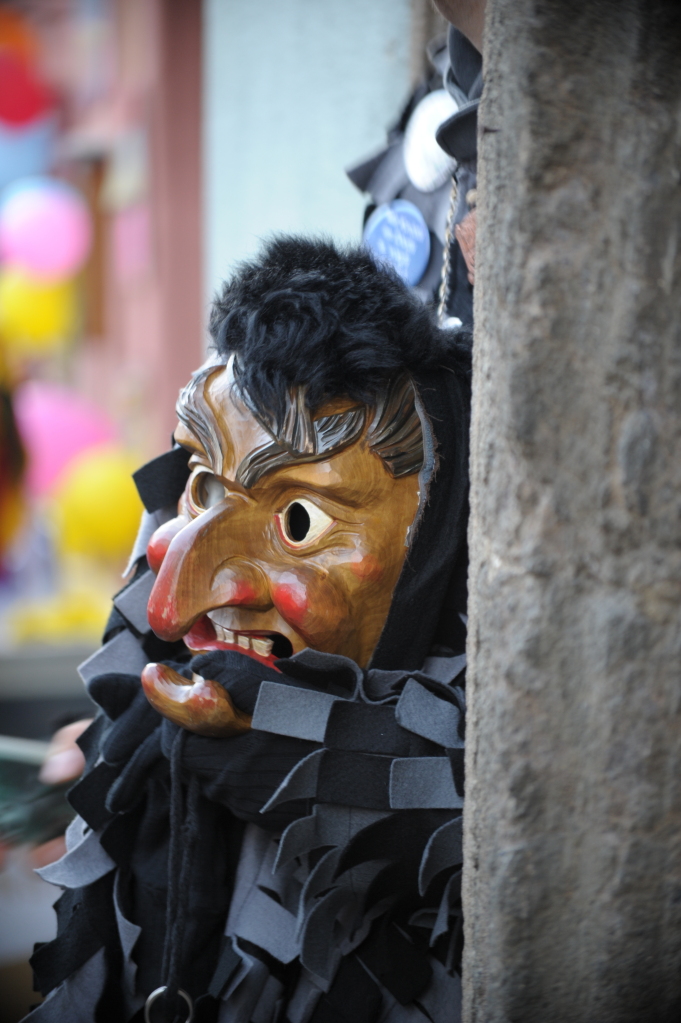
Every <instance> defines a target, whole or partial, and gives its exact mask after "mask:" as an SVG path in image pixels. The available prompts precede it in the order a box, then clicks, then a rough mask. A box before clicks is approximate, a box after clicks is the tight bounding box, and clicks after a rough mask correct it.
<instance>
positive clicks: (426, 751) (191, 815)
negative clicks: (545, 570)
mask: <svg viewBox="0 0 681 1023" xmlns="http://www.w3.org/2000/svg"><path fill="white" fill-rule="evenodd" d="M277 244H279V245H280V246H281V245H283V246H284V248H281V247H280V249H278V250H277V252H278V258H279V259H283V258H284V256H283V255H282V253H288V255H287V256H286V258H290V260H293V261H294V262H295V258H296V252H298V251H299V250H298V249H296V245H297V244H298V243H295V242H292V243H286V242H282V243H277ZM287 244H288V246H289V248H288V249H287V248H286V245H287ZM306 244H307V245H308V246H309V245H310V244H311V243H306ZM273 251H274V250H273V249H271V250H270V256H271V255H272V252H273ZM332 251H335V250H332V249H331V248H329V247H327V249H326V260H324V259H323V258H321V257H323V254H324V247H323V246H317V254H321V256H320V265H322V266H324V265H328V261H329V259H330V258H331V257H330V253H331V252H332ZM301 258H302V257H301ZM355 258H356V262H355V263H354V264H353V265H354V266H355V267H357V266H359V265H360V264H361V260H362V259H366V258H367V257H366V256H364V255H357V256H356V257H355V256H353V257H352V259H355ZM357 261H359V262H357ZM332 262H333V261H332ZM351 262H352V260H351ZM348 265H349V264H348ZM365 270H366V273H368V272H369V271H368V270H367V269H366V268H365ZM376 272H377V271H376V269H375V267H373V265H372V269H371V273H372V274H374V275H375V274H376ZM294 277H295V274H294ZM313 278H314V274H308V276H307V277H306V276H305V275H304V274H303V275H302V276H300V275H298V278H297V279H298V280H299V282H300V281H302V282H303V283H302V284H300V288H301V289H302V291H303V292H305V289H306V288H308V289H312V290H314V287H315V285H314V281H313V283H312V284H310V281H311V280H312V279H313ZM316 280H317V285H316V286H317V287H321V285H319V281H318V278H317V279H316ZM358 280H359V278H358ZM378 284H380V286H381V287H384V286H385V287H388V284H386V283H385V281H384V283H383V284H381V282H380V281H378ZM378 284H377V286H378ZM389 286H390V288H394V289H397V290H395V292H394V294H395V296H396V298H395V301H396V302H397V301H398V298H399V294H402V293H406V289H404V288H403V286H402V285H401V284H398V283H397V282H395V281H391V282H389ZM291 287H293V286H291ZM350 292H352V289H350ZM287 294H288V295H289V298H291V288H289V293H287ZM366 294H369V292H366ZM386 294H387V293H386ZM407 299H408V301H409V302H412V301H415V300H412V299H411V298H409V296H407ZM407 299H403V301H407ZM348 300H349V301H350V300H352V294H351V293H350V294H349V299H348ZM230 301H234V302H236V301H237V299H236V298H234V293H232V299H230V296H229V293H228V292H225V296H223V305H224V306H225V308H226V309H227V310H229V308H230ZM240 301H241V300H240ZM287 301H288V299H287ZM291 301H293V299H291ZM304 304H305V303H304V302H303V305H304ZM313 304H314V303H313ZM417 304H418V303H417ZM369 306H371V302H369ZM369 306H368V307H367V311H366V317H367V319H368V321H370V320H371V316H370V315H369ZM395 308H397V306H396V307H395ZM408 308H412V307H411V306H408V304H407V305H405V306H404V309H408ZM414 308H416V307H415V306H414ZM420 309H421V310H422V312H419V313H418V317H422V316H426V315H427V314H426V311H425V310H423V307H420ZM374 314H375V319H376V322H377V323H380V309H376V310H374ZM404 315H407V313H405V314H404ZM414 315H415V316H416V313H414ZM237 319H238V317H237ZM220 322H224V321H223V320H222V319H221V321H220ZM245 322H249V323H251V322H252V321H251V320H249V318H248V317H245ZM320 322H326V321H325V320H324V317H323V316H322V320H321V321H320ZM422 322H423V324H425V321H422ZM272 329H274V328H272ZM429 329H430V330H431V332H432V337H433V345H432V347H431V356H432V358H431V359H430V363H431V364H430V365H429V364H428V359H427V358H426V352H425V349H424V352H423V353H422V357H421V360H420V361H421V363H422V364H423V365H425V366H426V368H419V365H418V364H417V362H418V360H417V359H416V358H415V356H414V354H413V353H412V355H411V356H409V353H404V354H403V355H402V356H401V358H402V365H404V364H405V363H406V362H408V361H409V360H410V359H411V361H412V362H413V363H414V364H413V365H411V366H410V373H411V376H412V379H413V382H414V385H415V389H416V392H417V397H418V402H419V414H420V418H421V423H422V427H423V432H424V448H425V461H424V467H423V470H422V473H421V492H422V497H423V501H422V510H421V513H420V518H419V520H418V524H417V528H416V531H415V536H414V537H413V539H412V543H411V546H410V549H409V551H408V554H407V558H406V561H405V564H404V567H403V570H402V573H401V576H400V579H399V581H398V583H397V586H396V588H395V591H394V595H393V600H392V605H391V609H390V612H389V615H388V619H387V621H386V624H385V627H384V630H383V633H382V636H381V638H380V641H379V643H378V646H377V648H376V651H375V653H374V656H373V659H372V662H371V664H370V665H369V667H368V669H366V670H362V669H360V668H359V667H358V666H357V665H356V664H355V663H354V662H352V661H351V660H349V659H348V658H345V657H341V656H337V655H330V654H324V653H320V652H317V651H313V650H303V651H302V652H300V653H299V654H297V655H295V656H293V657H291V658H288V659H285V660H280V661H278V662H277V667H278V668H279V669H280V670H279V671H274V670H271V669H268V668H266V667H263V666H262V665H260V664H258V663H256V662H255V661H253V660H252V659H250V658H249V657H247V656H246V655H242V654H239V653H236V652H231V651H216V652H211V653H207V654H202V655H200V656H198V657H194V658H193V659H190V655H189V653H188V652H187V651H186V649H184V648H183V644H181V643H180V644H174V645H171V644H165V643H162V642H161V641H160V640H158V639H157V638H156V637H155V636H154V635H153V633H151V632H150V630H149V627H148V624H147V623H146V610H145V609H146V602H147V599H148V595H149V592H150V589H151V585H152V584H153V579H154V577H153V574H152V573H151V572H150V570H149V569H148V566H147V564H146V559H145V557H144V550H145V549H146V543H147V541H148V538H149V536H150V535H151V533H152V532H153V531H154V529H155V528H157V526H158V525H159V524H160V523H161V522H162V521H164V520H166V519H167V518H170V517H171V516H173V515H174V514H175V506H176V502H177V500H178V497H179V495H180V493H181V490H182V487H183V484H184V480H185V478H186V476H187V472H188V470H187V467H186V462H187V456H186V454H185V453H184V452H182V451H181V450H180V449H177V448H175V449H173V450H172V451H171V452H168V454H166V455H163V456H161V457H160V458H159V459H156V460H155V462H154V463H150V464H149V466H147V467H145V468H144V469H143V470H142V471H141V472H140V474H138V483H139V488H140V491H141V493H142V496H143V499H145V501H146V502H147V509H148V510H147V512H146V514H145V518H144V520H143V527H142V530H141V533H140V537H139V538H138V543H137V544H136V547H135V550H134V551H133V561H134V562H135V563H136V572H135V576H134V578H133V580H132V582H131V583H129V584H128V586H127V587H126V588H125V589H124V590H122V591H121V593H120V594H118V595H117V597H116V598H115V599H114V612H113V614H112V618H111V620H110V623H109V627H108V629H107V633H106V635H105V643H104V646H103V647H102V649H101V650H100V651H98V653H97V654H95V655H93V657H92V658H90V660H89V661H88V662H86V663H85V665H83V666H82V669H81V672H82V675H83V677H84V679H85V680H86V682H87V685H88V689H89V692H90V695H91V696H92V698H93V699H94V700H95V701H96V703H97V704H98V705H99V707H100V708H101V711H100V713H99V714H98V717H97V718H96V720H95V721H94V723H93V724H92V726H91V727H90V728H89V729H88V731H87V732H86V733H85V734H84V735H83V737H82V739H81V745H82V748H83V750H84V752H85V754H86V758H87V768H86V772H85V774H84V776H83V778H82V779H81V780H80V781H79V782H78V783H77V784H76V785H75V787H74V788H73V789H72V791H71V794H70V799H71V802H72V804H73V806H74V808H75V809H76V811H77V812H78V815H79V816H78V817H77V818H76V821H75V822H74V824H73V825H71V827H70V829H69V833H68V834H67V847H68V852H67V854H66V856H65V857H63V858H62V860H60V861H58V862H57V863H56V864H52V865H50V866H49V867H47V868H44V869H43V871H42V876H43V877H44V878H45V879H46V880H49V881H51V882H52V883H54V884H57V885H60V886H61V887H62V888H63V889H64V892H63V894H62V896H61V898H60V899H59V900H58V902H57V904H56V908H57V914H58V921H59V933H58V937H57V938H56V939H55V940H54V941H52V942H49V943H47V944H46V945H43V946H41V947H39V948H38V949H37V951H36V952H35V954H34V956H33V960H32V965H33V967H34V972H35V978H36V988H37V989H38V990H40V991H42V993H43V994H44V995H47V996H48V997H47V1000H46V1001H45V1002H44V1003H43V1004H42V1005H41V1006H40V1007H38V1008H37V1009H35V1010H34V1012H33V1013H32V1014H31V1015H30V1016H29V1017H28V1018H29V1019H30V1020H31V1021H35V1023H67V1021H68V1023H81V1021H82V1023H123V1021H127V1020H134V1021H136V1023H137V1021H141V1020H142V1019H143V1006H144V1001H145V998H146V997H147V996H148V995H149V993H150V992H151V991H152V990H154V989H156V988H157V987H159V986H160V985H162V984H166V983H171V982H177V983H179V986H180V987H181V988H183V989H184V990H186V991H187V992H188V993H189V994H190V995H191V997H192V998H193V999H194V1002H195V1017H194V1018H195V1020H196V1021H197V1023H207V1021H212V1023H215V1021H219V1023H279V1021H288V1023H340V1021H347V1023H374V1021H379V1020H380V1021H390V1023H402V1021H404V1023H406V1021H407V1020H409V1021H418V1020H421V1019H422V1020H424V1021H427V1020H431V1021H434V1023H445V1021H447V1023H453V1021H455V1020H457V1019H458V1018H459V1005H460V977H459V970H460V956H461V948H462V922H461V906H460V873H461V808H462V806H463V795H464V790H463V745H464V716H465V696H464V686H465V681H464V680H465V638H466V630H465V611H466V561H467V559H466V523H467V502H468V493H467V490H468V484H467V463H468V429H469V400H470V395H469V387H470V345H469V340H468V339H467V337H466V336H463V335H462V336H458V335H456V334H452V333H451V332H450V333H449V334H444V333H442V332H439V331H437V330H436V328H434V327H432V326H431V327H430V328H429ZM423 330H424V332H425V330H426V328H425V326H423ZM226 333H227V332H226V331H223V337H222V339H221V338H220V337H218V344H222V345H223V346H226V347H227V349H229V344H228V342H227V341H226V340H225V336H226ZM394 336H395V337H397V327H396V328H395V335H394ZM424 338H425V333H424ZM394 343H395V344H396V342H394ZM391 344H393V341H390V340H389V339H387V340H386V344H385V349H386V350H387V349H388V348H390V345H391ZM232 347H233V346H232ZM275 347H276V346H275ZM370 349H371V343H370V338H369V333H368V332H367V333H366V337H365V339H364V349H363V353H364V354H363V355H362V358H364V359H365V360H368V361H369V362H370V361H371V358H372V356H371V354H370ZM352 350H353V352H354V351H355V349H354V348H353V349H352ZM381 351H382V350H381V348H380V346H378V345H376V346H375V353H374V356H373V360H374V363H375V365H376V366H380V364H381V359H382V358H385V357H386V355H385V352H384V353H383V355H382V354H381ZM395 351H397V348H396V349H395ZM433 352H435V353H436V354H435V355H433ZM393 354H395V353H393ZM239 358H240V359H241V360H242V363H243V364H244V365H245V366H247V364H248V356H247V353H246V354H244V353H243V352H242V353H241V354H240V355H239ZM395 358H397V355H395ZM398 363H399V360H398ZM293 365H294V369H295V363H294V364H293ZM307 371H308V372H312V371H311V370H310V369H309V367H308V370H307ZM282 372H285V370H282ZM305 372H306V370H305V368H301V369H300V374H303V375H304V373H305ZM366 372H367V379H368V378H370V376H371V367H370V366H369V367H368V368H367V371H366ZM358 379H359V378H358ZM294 382H295V381H294ZM341 383H342V382H341ZM350 389H352V388H351V387H350ZM338 393H342V390H341V387H340V383H339V389H338ZM183 465H184V469H183ZM152 659H153V660H163V661H165V662H166V663H170V664H172V665H173V666H174V667H175V668H176V670H177V671H179V672H180V673H181V674H184V675H185V676H186V677H190V673H191V671H196V672H197V673H199V674H201V675H203V676H204V677H207V678H211V679H214V680H216V681H218V682H219V683H220V684H222V685H224V686H225V688H226V689H227V690H228V691H229V693H230V694H231V696H232V698H233V700H234V702H235V704H236V705H237V706H238V707H239V708H241V709H242V710H244V711H246V712H248V713H251V714H253V727H252V730H251V731H249V732H247V733H245V734H244V735H241V736H238V737H235V738H229V739H213V738H207V737H204V736H199V735H196V734H194V733H190V732H186V731H185V730H183V729H181V728H179V727H177V726H176V725H174V724H172V723H171V722H169V721H168V720H166V719H164V718H162V717H160V716H159V715H158V714H157V713H156V711H154V710H153V709H152V707H151V706H150V705H149V704H148V702H147V700H146V698H145V696H144V693H143V691H142V689H141V686H140V682H139V673H140V670H141V668H142V667H143V666H144V664H146V663H147V661H149V660H152ZM167 923H168V924H169V927H170V932H171V933H170V935H168V934H167V933H166V924H167ZM169 977H170V981H169ZM157 1008H158V1014H156V1008H155V1009H154V1010H153V1015H152V1019H153V1020H154V1021H155V1020H159V1021H160V1020H162V1019H172V1018H173V1015H172V1012H171V1013H170V1014H169V1015H164V1013H163V1011H162V1009H163V1007H162V1006H161V1004H160V1003H159V1004H158V1005H157ZM185 1015H186V1013H182V1012H181V1011H180V1014H179V1015H178V1017H177V1018H178V1019H184V1018H185Z"/></svg>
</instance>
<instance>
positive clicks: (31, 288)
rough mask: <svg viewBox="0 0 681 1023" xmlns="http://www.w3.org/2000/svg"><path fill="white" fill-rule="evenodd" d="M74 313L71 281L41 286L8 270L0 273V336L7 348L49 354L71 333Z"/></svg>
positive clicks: (73, 325) (74, 321) (27, 353)
mask: <svg viewBox="0 0 681 1023" xmlns="http://www.w3.org/2000/svg"><path fill="white" fill-rule="evenodd" d="M77 314H78V302H77V296H76V289H75V285H74V283H73V281H71V280H68V281H59V282H58V283H56V284H45V283H42V282H40V281H36V280H35V279H33V278H31V277H29V276H27V275H26V274H25V273H23V272H22V271H21V270H17V269H14V268H12V267H8V268H7V269H5V270H3V271H2V273H0V336H2V339H3V340H4V342H5V344H6V346H7V347H8V348H11V349H15V350H16V351H18V352H20V353H21V354H26V355H34V354H35V355H42V354H44V353H47V352H51V351H53V350H54V349H55V348H59V347H60V346H61V345H62V344H63V343H64V342H65V341H66V340H68V338H69V337H70V336H71V335H72V334H73V332H74V330H75V328H76V323H77Z"/></svg>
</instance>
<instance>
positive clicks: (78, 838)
mask: <svg viewBox="0 0 681 1023" xmlns="http://www.w3.org/2000/svg"><path fill="white" fill-rule="evenodd" d="M89 830H90V825H89V824H87V823H86V822H85V821H84V820H83V818H82V817H81V816H80V814H76V816H75V817H74V818H73V820H72V821H71V823H70V824H69V826H68V828H67V829H66V831H65V832H64V841H65V842H66V851H67V852H71V851H72V850H73V849H75V848H76V846H77V845H80V843H81V842H82V841H83V840H84V839H85V837H86V835H87V833H88V832H89Z"/></svg>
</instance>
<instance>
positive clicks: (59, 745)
mask: <svg viewBox="0 0 681 1023" xmlns="http://www.w3.org/2000/svg"><path fill="white" fill-rule="evenodd" d="M91 724H92V719H91V718H83V719H82V720H80V721H74V722H73V723H72V724H70V725H66V726H65V727H64V728H60V729H59V731H57V732H55V733H54V735H53V736H52V740H51V742H50V746H49V749H48V751H47V755H46V757H45V761H44V763H43V766H42V767H41V769H40V774H39V775H38V778H39V780H40V781H41V782H42V783H43V784H44V785H63V784H65V783H66V782H69V781H75V780H76V778H78V777H79V776H80V775H81V774H82V773H83V769H84V767H85V757H84V756H83V752H82V750H81V749H80V747H79V746H77V745H76V739H78V737H79V736H80V735H82V734H83V732H84V731H85V729H86V728H88V727H89V725H91ZM65 852H66V843H65V841H64V836H63V835H59V837H58V838H53V839H51V840H50V841H49V842H43V843H42V844H41V845H37V846H35V847H34V848H33V849H31V851H30V852H29V854H28V855H29V860H30V863H31V866H32V867H33V869H34V870H37V869H38V868H40V867H46V866H47V865H48V863H54V861H55V860H58V859H60V858H61V857H62V856H63V855H64V853H65Z"/></svg>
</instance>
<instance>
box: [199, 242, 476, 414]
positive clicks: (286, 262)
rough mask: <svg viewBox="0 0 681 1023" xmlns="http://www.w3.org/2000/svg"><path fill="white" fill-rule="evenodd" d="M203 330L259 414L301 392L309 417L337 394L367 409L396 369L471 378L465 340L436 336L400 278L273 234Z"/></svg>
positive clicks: (228, 286) (227, 287) (327, 246)
mask: <svg viewBox="0 0 681 1023" xmlns="http://www.w3.org/2000/svg"><path fill="white" fill-rule="evenodd" d="M210 332H211V335H212V338H213V342H214V345H215V347H216V349H217V351H218V353H219V355H220V356H222V357H223V358H225V359H227V358H228V357H229V356H230V355H231V354H232V353H235V355H236V364H237V365H236V369H237V373H236V375H237V377H238V381H239V385H240V387H241V388H243V390H244V391H245V392H246V393H247V394H248V395H249V397H250V399H251V401H252V402H254V403H255V404H256V405H257V406H259V407H260V408H261V409H267V410H269V411H271V412H273V413H274V414H275V415H277V416H280V415H282V414H283V411H284V407H285V404H286V401H287V397H288V394H289V392H290V390H291V389H292V388H296V387H304V388H305V399H306V403H307V406H308V408H309V409H310V410H311V411H312V412H314V411H316V410H317V409H318V408H319V407H320V406H321V405H322V404H323V403H324V402H325V401H328V400H329V399H331V398H337V397H340V396H348V397H349V398H351V399H353V400H356V401H358V402H362V403H364V404H369V405H371V404H372V403H373V400H374V398H375V396H376V395H377V394H378V392H379V391H380V389H381V387H382V386H383V385H384V384H385V382H386V380H387V379H388V378H390V377H392V376H394V374H395V373H397V372H399V371H400V370H402V371H404V370H407V371H408V370H410V369H417V368H432V367H435V366H438V365H449V366H451V367H452V368H455V367H458V368H459V371H463V373H464V374H466V375H468V374H469V373H470V337H469V335H468V334H467V333H465V332H464V331H451V330H441V329H440V328H439V327H437V326H436V324H435V321H434V316H433V313H432V312H431V311H430V310H428V309H427V308H426V307H425V306H424V305H423V304H422V303H421V302H420V301H419V299H418V298H416V297H415V296H414V295H413V294H412V293H411V292H410V291H409V289H408V288H407V287H406V286H405V284H404V283H403V282H402V281H401V280H400V278H399V277H398V276H397V274H395V273H393V272H392V271H390V270H389V269H386V268H384V267H381V266H378V265H377V264H376V262H375V261H374V259H373V258H372V256H371V255H370V254H369V253H368V252H367V251H366V250H365V249H363V248H360V247H352V248H347V249H344V250H343V249H340V248H338V247H337V246H336V245H334V244H333V243H332V242H330V241H326V240H317V239H310V238H302V237H295V236H293V237H291V236H279V237H275V238H274V239H273V240H272V241H270V242H268V243H267V244H266V245H265V246H264V248H263V250H262V253H261V254H260V256H259V257H258V258H256V259H254V260H252V261H249V262H244V263H242V264H241V265H240V267H239V268H238V269H237V271H236V273H235V274H234V276H233V277H232V279H231V280H229V281H227V282H226V283H225V284H224V286H223V289H222V292H221V294H220V295H219V297H218V298H217V299H216V301H215V303H214V306H213V310H212V313H211V319H210Z"/></svg>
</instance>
